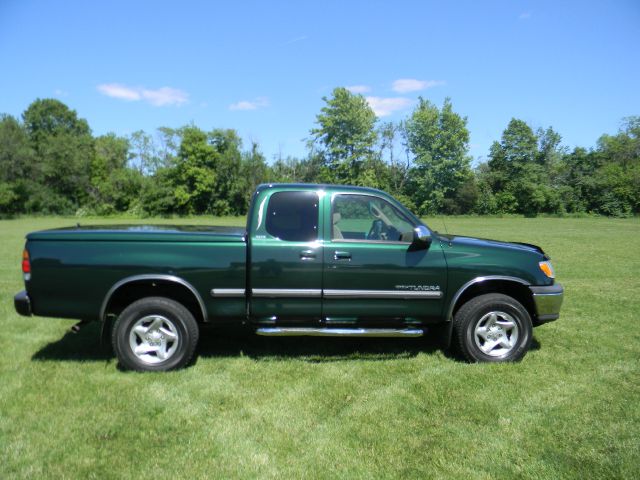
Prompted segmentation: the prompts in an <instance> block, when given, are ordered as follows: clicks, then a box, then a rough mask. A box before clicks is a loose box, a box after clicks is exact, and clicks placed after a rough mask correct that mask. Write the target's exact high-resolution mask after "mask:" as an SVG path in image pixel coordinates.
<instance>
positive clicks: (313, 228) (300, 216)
mask: <svg viewBox="0 0 640 480" xmlns="http://www.w3.org/2000/svg"><path fill="white" fill-rule="evenodd" d="M318 207H319V199H318V194H317V193H316V192H312V191H290V192H289V191H287V192H275V193H273V194H272V195H271V197H270V198H269V203H268V204H267V208H266V220H265V230H266V232H267V233H268V234H269V235H271V236H272V237H275V238H277V239H279V240H283V241H287V242H313V241H315V240H318V217H319V215H318V214H319V208H318Z"/></svg>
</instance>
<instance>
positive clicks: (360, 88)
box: [344, 85, 371, 93]
mask: <svg viewBox="0 0 640 480" xmlns="http://www.w3.org/2000/svg"><path fill="white" fill-rule="evenodd" d="M344 88H346V89H347V90H349V91H350V92H351V93H367V92H370V91H371V87H370V86H369V85H351V86H349V87H344Z"/></svg>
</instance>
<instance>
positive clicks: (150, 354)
mask: <svg viewBox="0 0 640 480" xmlns="http://www.w3.org/2000/svg"><path fill="white" fill-rule="evenodd" d="M198 334H199V332H198V324H197V322H196V320H195V318H194V317H193V315H192V314H191V312H190V311H189V310H187V309H186V308H185V307H184V305H182V304H180V303H178V302H176V301H174V300H171V299H169V298H164V297H148V298H143V299H141V300H138V301H136V302H133V303H132V304H131V305H129V306H128V307H127V308H125V309H124V310H123V311H122V313H121V314H120V316H119V317H118V320H117V321H116V323H115V325H114V327H113V332H112V343H113V349H114V351H115V353H116V356H117V357H118V360H119V361H120V364H121V365H122V366H123V367H124V368H126V369H129V370H137V371H164V370H173V369H176V368H181V367H184V366H185V365H187V364H188V363H189V361H190V360H191V358H192V357H193V354H194V352H195V349H196V345H197V343H198Z"/></svg>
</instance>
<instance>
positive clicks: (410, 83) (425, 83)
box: [391, 78, 445, 93]
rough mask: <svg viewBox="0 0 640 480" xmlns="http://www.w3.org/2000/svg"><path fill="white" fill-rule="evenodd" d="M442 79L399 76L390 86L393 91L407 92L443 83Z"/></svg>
mask: <svg viewBox="0 0 640 480" xmlns="http://www.w3.org/2000/svg"><path fill="white" fill-rule="evenodd" d="M444 84H445V82H444V81H443V80H417V79H415V78H399V79H398V80H396V81H395V82H393V86H392V87H391V88H392V90H393V91H394V92H398V93H408V92H418V91H420V90H426V89H427V88H432V87H439V86H441V85H444Z"/></svg>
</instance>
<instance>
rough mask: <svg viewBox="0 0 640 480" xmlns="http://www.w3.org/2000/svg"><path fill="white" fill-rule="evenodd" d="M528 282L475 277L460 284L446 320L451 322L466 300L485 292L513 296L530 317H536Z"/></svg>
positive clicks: (515, 279)
mask: <svg viewBox="0 0 640 480" xmlns="http://www.w3.org/2000/svg"><path fill="white" fill-rule="evenodd" d="M529 285H530V283H529V282H527V281H526V280H523V279H521V278H517V277H506V276H484V277H476V278H473V279H471V280H469V281H468V282H466V283H465V284H464V285H462V286H461V287H460V288H459V289H458V291H457V292H456V293H455V295H454V296H453V297H452V299H451V303H450V305H449V310H448V312H447V316H446V320H447V321H448V322H451V321H452V320H453V316H454V315H455V313H456V312H457V311H458V309H459V308H460V307H461V306H462V305H464V304H465V303H466V302H467V301H468V300H470V299H472V298H474V297H477V296H478V295H484V294H485V293H502V294H504V295H508V296H510V297H513V298H515V299H516V300H517V301H518V302H520V303H521V304H522V306H523V307H524V308H525V309H526V310H527V312H529V315H530V316H531V319H532V320H534V319H535V317H536V308H535V305H534V303H533V296H532V294H531V290H529V288H528V287H529Z"/></svg>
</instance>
